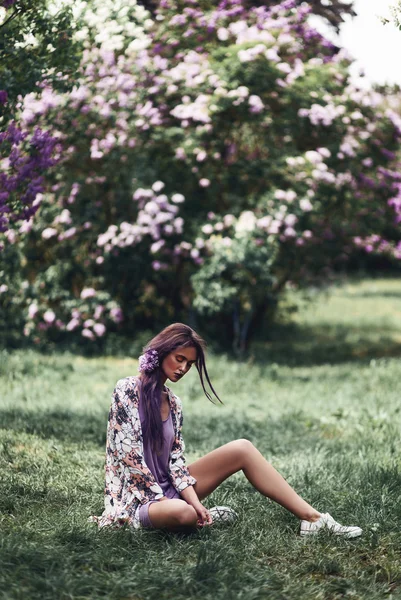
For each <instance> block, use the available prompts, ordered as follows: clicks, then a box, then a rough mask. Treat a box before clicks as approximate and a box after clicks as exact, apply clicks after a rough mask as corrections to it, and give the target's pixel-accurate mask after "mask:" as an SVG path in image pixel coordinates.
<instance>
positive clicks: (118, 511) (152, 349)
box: [95, 323, 362, 537]
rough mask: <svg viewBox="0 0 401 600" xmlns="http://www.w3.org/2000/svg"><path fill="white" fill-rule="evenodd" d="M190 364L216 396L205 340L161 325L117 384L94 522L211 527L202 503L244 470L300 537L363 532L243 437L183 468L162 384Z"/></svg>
mask: <svg viewBox="0 0 401 600" xmlns="http://www.w3.org/2000/svg"><path fill="white" fill-rule="evenodd" d="M193 364H195V366H196V368H197V370H198V373H199V378H200V382H201V385H202V388H203V391H204V393H205V395H206V397H207V398H208V399H209V400H212V397H211V395H210V394H209V392H208V391H207V390H206V388H205V380H206V381H207V383H208V385H209V386H210V390H211V391H212V393H213V394H214V395H215V397H216V398H217V399H218V400H219V401H220V399H219V398H218V396H217V394H216V392H215V390H214V388H213V386H212V384H211V382H210V379H209V375H208V372H207V369H206V363H205V342H204V341H203V340H202V338H200V337H199V336H198V335H197V334H196V333H195V331H193V329H191V328H190V327H188V326H187V325H184V324H182V323H174V324H173V325H170V326H169V327H166V328H165V329H163V331H161V332H160V333H159V334H158V335H156V337H154V338H153V339H152V340H151V341H150V342H149V344H148V345H147V346H146V347H145V349H144V354H143V355H142V356H141V357H140V360H139V371H140V376H139V377H127V378H125V379H121V380H120V381H119V382H118V383H117V386H116V389H115V390H114V394H113V400H112V406H111V410H110V414H109V422H108V429H107V448H106V484H105V510H104V512H103V514H102V516H101V517H95V520H96V521H97V522H98V525H99V527H102V526H104V525H110V524H114V525H122V524H124V523H128V524H129V525H130V526H132V527H134V528H140V527H155V528H167V529H170V530H176V529H177V528H181V527H190V528H194V527H197V526H198V527H202V526H204V525H210V524H212V522H213V519H212V515H211V511H208V509H207V508H205V507H204V506H203V504H202V500H203V499H204V498H206V497H207V496H209V494H211V493H212V492H213V491H214V490H215V489H216V488H217V487H218V486H219V485H220V484H221V483H222V482H223V481H224V480H225V479H227V478H228V477H229V476H230V475H233V474H234V473H237V472H238V471H241V470H242V471H243V472H244V474H245V476H246V477H247V479H248V480H249V482H250V483H251V484H252V485H253V486H254V487H255V488H256V489H257V490H258V491H259V492H260V493H261V494H263V495H264V496H266V497H268V498H271V499H272V500H275V501H276V502H278V503H279V504H281V505H282V506H284V507H285V508H286V509H288V510H289V511H291V512H292V513H293V514H294V515H296V516H297V517H298V518H299V519H300V520H301V527H300V534H301V535H311V534H315V533H317V532H318V531H320V530H322V529H326V530H327V529H329V530H331V531H332V532H333V533H335V534H336V535H343V536H345V537H357V536H359V535H361V533H362V530H361V529H360V528H359V527H344V526H342V525H340V524H339V523H337V522H336V521H334V519H333V518H332V517H331V516H330V515H329V514H328V513H326V514H321V513H319V512H318V511H317V510H315V509H314V508H312V506H310V505H309V504H308V503H307V502H305V501H304V500H303V499H302V498H300V496H298V494H296V492H295V491H294V490H293V489H292V488H291V487H290V485H289V484H288V483H287V482H286V481H285V480H284V479H283V477H282V476H281V475H280V474H279V473H278V472H277V471H276V470H275V469H274V468H273V467H272V466H271V465H270V464H269V463H268V462H267V461H266V460H265V459H264V458H263V456H262V455H261V454H260V452H259V451H258V450H257V449H256V448H255V447H254V446H253V444H252V443H251V442H250V441H248V440H246V439H239V440H235V441H232V442H229V443H228V444H225V445H224V446H221V447H220V448H217V449H216V450H213V451H212V452H210V453H209V454H207V455H206V456H204V457H203V458H200V459H199V460H197V461H195V462H194V463H192V464H191V465H188V466H186V464H185V458H184V442H183V439H182V435H181V429H182V421H183V417H182V408H181V401H180V400H179V398H178V397H177V396H175V395H174V394H173V393H172V392H171V390H170V389H169V388H168V387H166V386H165V385H164V384H165V381H166V380H167V379H169V380H170V381H173V382H176V381H179V380H180V379H181V378H182V377H183V376H184V375H185V374H186V373H188V371H189V370H190V368H191V367H192V365H193ZM234 514H235V513H234Z"/></svg>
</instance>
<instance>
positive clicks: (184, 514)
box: [149, 500, 198, 531]
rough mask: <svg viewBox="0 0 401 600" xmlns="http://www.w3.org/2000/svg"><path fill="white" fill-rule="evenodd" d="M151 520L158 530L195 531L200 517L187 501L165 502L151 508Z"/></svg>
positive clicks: (156, 503)
mask: <svg viewBox="0 0 401 600" xmlns="http://www.w3.org/2000/svg"><path fill="white" fill-rule="evenodd" d="M149 518H150V520H151V522H152V525H153V527H155V528H157V529H170V530H171V531H178V530H181V529H186V530H187V529H188V528H193V529H195V528H196V523H197V520H198V515H197V514H196V511H195V509H194V508H192V506H190V505H189V504H187V503H186V502H185V500H163V501H160V502H154V503H152V504H151V505H150V506H149Z"/></svg>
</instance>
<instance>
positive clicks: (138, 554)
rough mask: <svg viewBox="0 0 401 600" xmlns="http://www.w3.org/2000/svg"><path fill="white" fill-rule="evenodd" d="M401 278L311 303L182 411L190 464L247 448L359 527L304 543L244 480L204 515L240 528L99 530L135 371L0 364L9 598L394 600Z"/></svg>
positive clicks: (220, 364)
mask: <svg viewBox="0 0 401 600" xmlns="http://www.w3.org/2000/svg"><path fill="white" fill-rule="evenodd" d="M400 357H401V281H399V280H394V279H391V280H374V281H373V280H369V281H363V282H359V283H358V282H356V283H348V284H345V285H344V286H342V287H335V288H332V289H331V290H330V291H329V292H328V293H326V294H318V293H316V296H315V298H314V300H313V302H312V303H311V304H310V305H307V306H304V307H303V308H302V310H301V312H300V313H299V314H297V315H296V316H295V317H294V321H293V324H292V325H291V324H289V325H287V326H285V327H282V328H278V329H275V330H274V331H272V334H271V336H270V341H269V342H266V343H263V344H262V343H258V344H255V347H254V350H253V354H252V356H250V358H249V359H248V360H247V361H246V362H242V363H238V362H235V361H233V360H231V359H229V358H227V357H225V356H219V357H216V356H213V357H212V356H211V357H209V370H210V374H211V377H212V381H213V383H214V385H215V387H216V389H217V390H218V392H219V393H220V394H221V397H222V399H223V400H224V402H225V405H224V406H214V405H212V404H210V403H209V402H208V401H207V400H206V399H205V398H204V397H203V396H202V393H201V388H200V385H199V384H198V379H197V374H196V372H191V373H189V374H188V375H187V377H186V378H185V379H184V380H183V381H182V382H180V383H179V384H178V385H172V386H171V387H172V388H173V389H174V391H175V392H176V393H177V394H178V395H179V396H180V397H181V398H182V400H183V403H184V414H185V421H184V438H185V441H186V445H187V459H188V462H191V461H192V460H194V459H195V458H197V457H200V456H202V455H203V454H205V453H207V452H208V451H210V450H212V449H214V448H216V447H217V446H219V445H221V444H224V443H226V442H228V441H230V440H232V439H235V438H239V437H245V438H248V439H249V440H251V441H252V442H253V443H254V444H255V446H257V447H258V448H259V449H260V450H261V452H262V453H263V454H264V455H265V456H266V458H268V460H270V461H271V462H272V463H273V465H274V466H275V467H276V468H278V469H279V470H280V471H281V473H282V474H283V475H284V476H285V477H286V478H287V480H288V481H289V482H290V483H291V485H293V486H294V487H295V489H296V490H297V491H298V492H299V493H300V494H301V495H302V496H303V497H304V498H305V499H306V500H308V501H309V502H311V503H312V504H313V505H314V506H315V507H316V508H318V509H320V510H322V511H324V512H330V513H331V514H332V515H333V516H334V517H335V518H336V519H338V520H339V521H341V522H343V523H344V524H348V525H351V524H357V525H360V526H361V527H363V529H364V535H363V537H362V538H360V539H356V540H342V539H337V538H334V537H332V536H330V535H327V534H326V535H322V536H319V537H318V538H316V539H312V540H311V539H307V540H305V539H301V538H300V537H298V535H297V529H298V521H297V519H296V518H295V517H293V516H292V515H291V514H290V513H288V512H286V511H285V510H284V509H283V508H281V507H280V506H277V505H275V504H274V503H272V502H271V501H270V500H266V499H265V498H263V497H262V496H260V495H259V494H258V493H257V492H255V491H254V490H253V489H252V488H251V486H250V484H249V483H248V482H247V481H246V479H245V477H244V476H243V475H242V474H238V475H236V476H234V477H232V478H231V479H229V480H228V481H226V482H225V483H223V484H222V486H221V487H220V488H219V489H218V490H217V491H216V492H215V493H214V494H213V495H212V496H211V497H210V498H208V499H207V500H206V501H205V504H206V505H207V506H209V507H210V506H213V505H214V504H217V503H218V504H228V505H230V506H232V507H233V508H234V509H235V510H236V511H237V512H238V513H239V515H240V518H239V521H238V522H237V523H236V524H235V525H234V526H232V527H228V528H221V529H219V528H214V529H213V528H209V529H205V530H202V531H200V532H198V533H196V534H193V535H190V536H183V535H173V534H167V533H164V532H160V531H134V532H130V531H129V530H103V531H101V532H99V531H98V530H97V529H96V526H95V525H93V524H91V523H88V522H87V518H88V516H89V515H91V514H100V513H101V511H102V503H103V497H102V491H103V463H104V444H105V431H106V421H107V413H108V409H109V405H110V395H111V392H112V390H113V387H114V384H115V382H116V381H117V380H118V379H120V378H121V377H125V376H127V375H130V374H135V373H136V372H137V363H136V360H134V359H133V358H132V359H131V358H126V359H119V358H113V357H104V358H96V359H88V358H83V357H80V356H74V355H72V354H55V355H52V356H43V355H41V354H39V353H35V352H31V351H29V352H28V351H24V352H23V351H16V352H13V353H8V352H7V351H0V382H1V384H0V398H1V400H0V598H1V599H2V600H5V599H13V600H14V599H21V600H37V599H38V600H39V599H44V600H67V599H71V600H84V599H89V598H91V599H101V598H108V599H110V600H142V599H145V598H146V599H149V600H159V599H160V600H163V599H172V600H185V599H187V598H194V599H195V598H196V599H199V600H200V599H202V600H209V599H210V600H232V599H238V600H240V599H243V600H256V599H266V600H267V599H268V600H312V599H313V600H314V599H321V600H331V599H333V600H334V599H337V598H347V600H356V599H362V598H363V599H366V600H376V599H379V598H380V599H381V598H393V599H394V598H401V442H400V431H401V412H400V411H401V405H400V389H401V385H400V381H401V360H400Z"/></svg>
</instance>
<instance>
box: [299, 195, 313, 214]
mask: <svg viewBox="0 0 401 600" xmlns="http://www.w3.org/2000/svg"><path fill="white" fill-rule="evenodd" d="M299 206H300V207H301V209H302V210H303V211H304V212H309V211H311V210H313V206H312V204H311V202H310V200H309V198H302V200H300V201H299Z"/></svg>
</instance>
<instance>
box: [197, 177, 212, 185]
mask: <svg viewBox="0 0 401 600" xmlns="http://www.w3.org/2000/svg"><path fill="white" fill-rule="evenodd" d="M199 185H200V186H201V187H203V188H206V187H209V185H210V180H209V179H206V178H205V177H204V178H202V179H200V180H199Z"/></svg>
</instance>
